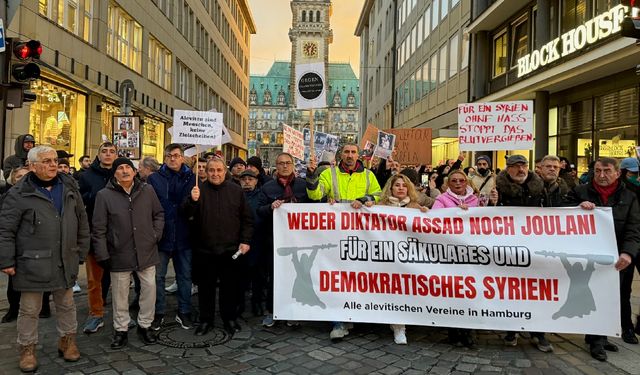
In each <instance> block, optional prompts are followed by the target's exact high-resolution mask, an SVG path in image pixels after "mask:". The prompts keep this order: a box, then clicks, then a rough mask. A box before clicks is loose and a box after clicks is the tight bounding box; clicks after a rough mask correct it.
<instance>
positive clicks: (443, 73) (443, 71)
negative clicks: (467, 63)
mask: <svg viewBox="0 0 640 375" xmlns="http://www.w3.org/2000/svg"><path fill="white" fill-rule="evenodd" d="M438 53H439V54H440V66H439V70H438V72H439V73H438V83H444V82H445V81H446V80H447V45H446V44H445V45H444V46H442V48H440V51H439V52H438Z"/></svg>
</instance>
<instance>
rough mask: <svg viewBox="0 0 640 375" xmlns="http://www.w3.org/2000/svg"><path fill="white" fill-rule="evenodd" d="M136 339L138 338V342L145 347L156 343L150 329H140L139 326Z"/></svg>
mask: <svg viewBox="0 0 640 375" xmlns="http://www.w3.org/2000/svg"><path fill="white" fill-rule="evenodd" d="M138 337H140V340H142V342H144V343H145V344H147V345H152V344H155V343H156V342H157V341H158V339H157V338H156V336H155V335H154V334H153V333H151V330H150V329H148V328H142V327H140V326H138Z"/></svg>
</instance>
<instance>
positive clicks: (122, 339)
mask: <svg viewBox="0 0 640 375" xmlns="http://www.w3.org/2000/svg"><path fill="white" fill-rule="evenodd" d="M128 341H129V340H128V338H127V332H121V331H116V333H115V335H113V340H111V349H122V348H124V347H125V346H126V345H127V342H128Z"/></svg>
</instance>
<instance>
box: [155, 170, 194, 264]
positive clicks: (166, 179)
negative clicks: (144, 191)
mask: <svg viewBox="0 0 640 375" xmlns="http://www.w3.org/2000/svg"><path fill="white" fill-rule="evenodd" d="M147 183H149V184H150V185H151V186H153V189H154V190H155V191H156V194H157V195H158V199H159V200H160V204H162V208H163V209H164V226H165V228H164V232H163V234H162V240H161V241H160V244H159V245H158V249H159V250H160V251H163V252H166V253H172V252H174V251H182V250H185V249H188V248H189V240H190V238H189V225H188V222H187V218H188V217H185V216H183V215H181V213H180V206H181V205H182V203H183V202H184V201H185V199H187V197H189V196H190V195H191V190H192V189H193V187H194V186H195V183H196V175H195V174H194V173H193V171H191V169H190V168H189V167H187V166H186V165H184V164H183V165H182V167H180V170H179V171H178V172H174V171H172V170H171V169H169V167H167V165H166V164H164V165H163V166H162V167H160V169H159V170H158V171H157V172H156V173H153V174H151V176H149V178H148V179H147Z"/></svg>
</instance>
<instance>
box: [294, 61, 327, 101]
mask: <svg viewBox="0 0 640 375" xmlns="http://www.w3.org/2000/svg"><path fill="white" fill-rule="evenodd" d="M326 106H327V99H326V90H325V80H324V63H312V64H296V108H297V109H313V108H324V107H326Z"/></svg>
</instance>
